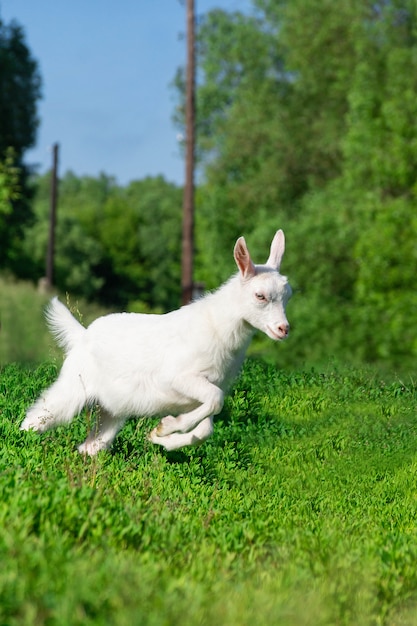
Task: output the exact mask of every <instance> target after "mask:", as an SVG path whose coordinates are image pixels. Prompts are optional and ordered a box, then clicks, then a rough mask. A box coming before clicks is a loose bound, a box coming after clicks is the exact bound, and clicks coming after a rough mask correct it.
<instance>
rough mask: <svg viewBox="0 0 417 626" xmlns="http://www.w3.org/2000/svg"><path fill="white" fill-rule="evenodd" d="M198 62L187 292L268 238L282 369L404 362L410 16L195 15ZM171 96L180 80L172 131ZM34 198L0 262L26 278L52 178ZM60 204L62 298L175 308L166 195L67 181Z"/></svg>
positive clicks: (279, 7)
mask: <svg viewBox="0 0 417 626" xmlns="http://www.w3.org/2000/svg"><path fill="white" fill-rule="evenodd" d="M197 52H198V55H197V61H198V81H197V84H198V89H197V98H196V100H197V109H198V127H197V136H198V146H197V153H198V159H199V170H200V173H199V180H200V181H201V183H200V184H199V186H198V190H197V208H196V271H195V278H196V280H199V281H203V282H204V283H205V285H206V287H207V288H213V287H215V286H217V285H218V284H219V282H221V281H222V280H224V279H225V278H226V277H227V276H228V275H229V274H230V273H231V272H232V271H233V269H234V265H233V260H232V256H231V251H232V248H233V244H234V242H235V240H236V238H237V237H238V236H239V235H241V234H244V235H245V236H246V237H247V240H248V243H249V244H250V247H251V249H252V250H253V253H254V257H255V258H256V259H257V260H262V259H264V258H266V255H267V253H268V250H267V246H268V244H269V241H270V240H271V236H272V234H273V233H274V232H275V230H276V229H277V228H279V227H282V228H283V229H284V230H285V232H286V235H287V255H286V258H285V261H284V266H283V270H284V271H285V272H286V273H288V275H289V276H290V277H291V280H292V283H293V285H294V287H295V295H294V298H293V301H292V302H291V303H290V305H289V308H288V315H289V318H290V321H291V322H292V325H293V335H292V338H291V340H290V341H289V342H287V344H285V345H284V346H283V347H282V348H281V349H280V350H279V351H278V352H279V355H280V358H282V360H283V361H284V362H286V363H291V362H294V363H297V364H300V363H301V362H302V361H303V360H309V361H310V360H315V361H323V360H326V359H329V358H332V357H333V356H337V357H341V358H344V359H349V360H358V361H382V362H385V363H386V364H387V365H390V366H392V367H393V368H397V367H405V366H406V365H407V364H412V363H414V360H415V357H416V355H417V289H416V282H417V280H416V275H417V211H416V204H417V202H416V194H417V5H416V3H415V1H414V0H384V1H380V2H375V1H371V0H350V1H349V2H340V3H335V2H334V1H333V0H310V2H308V3H306V2H305V0H291V1H286V0H282V1H280V2H276V0H254V1H253V12H252V13H251V14H250V15H243V14H241V13H239V12H236V13H226V12H224V11H220V10H215V11H212V12H210V13H208V14H206V15H205V16H203V17H201V19H200V20H199V26H198V49H197ZM183 84H184V80H183V72H182V71H181V70H180V71H179V72H178V75H177V77H176V85H177V94H178V106H177V108H176V113H175V116H176V118H177V122H178V123H179V124H181V123H182V115H183V113H182V112H183V106H182V105H183ZM35 186H36V189H37V191H36V198H35V201H34V202H33V203H32V205H31V206H32V208H33V212H34V219H33V220H32V221H31V222H29V221H28V222H27V223H26V225H25V231H24V236H23V238H21V239H19V241H22V242H23V244H21V245H20V244H19V245H20V248H18V246H17V247H16V248H15V251H16V250H19V252H18V253H14V254H11V253H10V250H9V255H8V259H9V261H10V260H11V262H10V263H9V265H10V266H11V265H13V267H14V268H18V270H17V271H18V273H20V274H22V275H23V274H26V276H25V277H28V275H30V277H31V278H32V279H33V280H35V279H37V278H39V277H40V276H42V275H43V273H44V256H45V249H46V237H47V211H48V203H49V181H48V177H47V176H44V177H40V178H36V179H35ZM59 198H60V200H59V219H58V231H57V256H56V283H57V285H58V286H59V287H60V288H61V289H63V290H68V291H70V292H73V293H76V294H80V295H84V296H86V297H87V298H89V299H98V300H101V301H102V302H104V303H108V304H112V305H116V306H118V307H126V308H129V307H131V308H136V309H141V310H146V309H157V310H168V309H170V308H174V307H176V306H178V303H179V300H180V248H181V245H180V231H181V206H182V190H181V189H180V188H178V187H177V186H175V185H172V184H170V183H167V182H166V181H165V180H164V179H163V178H156V179H146V180H143V181H138V182H133V183H131V184H130V185H128V186H126V187H120V186H118V185H117V184H116V182H115V181H114V180H113V179H111V178H109V177H106V176H101V177H100V178H98V179H91V178H77V177H76V176H74V175H72V174H70V173H67V174H65V175H64V177H63V178H62V180H61V181H60V191H59ZM16 245H17V244H16ZM260 349H262V344H260ZM275 353H277V351H276V349H275Z"/></svg>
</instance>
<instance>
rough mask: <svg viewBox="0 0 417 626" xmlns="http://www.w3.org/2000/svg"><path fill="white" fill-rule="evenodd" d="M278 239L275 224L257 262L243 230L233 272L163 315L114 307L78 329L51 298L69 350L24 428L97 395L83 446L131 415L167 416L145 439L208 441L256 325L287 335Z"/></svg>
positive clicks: (286, 289) (99, 446) (92, 445)
mask: <svg viewBox="0 0 417 626" xmlns="http://www.w3.org/2000/svg"><path fill="white" fill-rule="evenodd" d="M284 248H285V239H284V233H283V232H282V230H279V231H277V233H276V234H275V237H274V239H273V241H272V244H271V250H270V255H269V258H268V261H267V262H266V264H265V265H254V263H253V261H252V259H251V257H250V254H249V251H248V248H247V246H246V242H245V239H244V238H243V237H240V238H239V239H238V240H237V242H236V245H235V248H234V258H235V261H236V264H237V266H238V268H239V272H238V273H237V274H236V275H235V276H233V277H232V278H231V279H229V281H228V282H226V283H225V284H224V285H223V286H222V287H220V288H219V289H218V290H217V291H215V292H214V293H211V294H209V295H207V296H205V297H204V298H201V299H200V300H197V301H195V302H192V303H191V304H189V305H187V306H184V307H182V308H181V309H178V310H176V311H172V312H171V313H166V314H165V315H141V314H137V313H118V314H111V315H106V316H103V317H99V318H98V319H96V320H95V321H94V322H93V323H92V324H91V325H90V326H89V327H88V328H84V327H83V326H82V325H81V324H80V323H79V322H78V321H77V320H76V319H75V318H74V317H73V316H72V314H71V313H70V311H69V310H68V309H67V307H65V306H64V305H63V304H61V303H60V302H59V300H58V299H57V298H54V299H53V300H52V302H51V303H50V305H49V308H48V309H47V313H46V318H47V322H48V325H49V328H50V330H51V332H52V334H53V335H54V336H55V338H56V340H57V342H58V344H59V345H60V346H61V347H62V348H64V350H65V352H66V358H65V361H64V363H63V366H62V369H61V372H60V374H59V377H58V379H57V380H56V382H55V383H53V384H52V386H51V387H49V388H48V389H47V390H46V391H45V392H44V393H43V394H42V395H41V396H40V398H39V399H38V400H37V401H36V402H35V404H34V405H33V406H32V407H31V408H30V409H29V410H28V412H27V414H26V417H25V419H24V420H23V422H22V424H21V427H20V428H21V430H35V431H38V432H40V433H41V432H44V431H46V430H48V429H49V428H52V427H54V426H57V425H60V424H66V423H69V422H70V421H71V420H72V418H73V417H74V415H77V414H78V413H79V412H80V411H81V409H82V408H83V407H84V406H85V405H93V404H96V405H98V407H99V413H98V418H97V423H96V425H95V427H94V428H93V430H92V431H91V432H90V434H89V435H88V437H87V439H86V441H85V442H84V443H83V444H82V445H80V446H79V448H78V450H79V452H81V453H84V454H89V455H94V454H96V453H97V452H98V451H99V450H103V449H105V448H108V447H109V446H110V445H111V444H112V442H113V440H114V438H115V436H116V435H117V433H118V431H119V430H120V429H121V428H122V426H123V425H124V423H125V422H126V420H127V419H128V417H130V416H134V415H136V416H149V417H150V416H161V415H166V417H163V418H162V419H161V421H160V422H159V424H158V426H157V427H156V428H154V429H153V430H152V432H151V433H150V435H149V439H150V441H152V442H153V443H155V444H159V445H161V446H163V447H164V448H166V449H167V450H175V449H177V448H181V447H183V446H189V445H198V444H200V443H202V442H203V441H205V440H206V439H207V438H208V437H209V436H210V435H211V434H212V432H213V416H214V415H216V414H218V413H219V412H220V411H221V409H222V407H223V400H224V393H225V391H226V390H227V388H228V386H229V384H230V382H231V381H232V379H233V378H234V376H235V375H236V374H237V372H238V370H239V368H240V366H241V364H242V361H243V359H244V355H245V352H246V349H247V347H248V345H249V343H250V340H251V338H252V335H253V334H254V332H255V330H256V329H259V330H261V331H263V332H264V333H266V334H267V335H268V337H270V338H271V339H273V340H275V341H279V340H282V339H285V338H286V337H287V336H288V332H289V324H288V321H287V318H286V314H285V306H286V304H287V301H288V299H289V298H290V296H291V287H290V286H289V284H288V281H287V279H286V277H285V276H282V275H281V274H280V273H279V268H280V265H281V260H282V256H283V254H284Z"/></svg>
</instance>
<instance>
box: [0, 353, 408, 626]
mask: <svg viewBox="0 0 417 626" xmlns="http://www.w3.org/2000/svg"><path fill="white" fill-rule="evenodd" d="M56 373H57V372H56V366H55V365H54V364H51V363H45V364H43V365H41V366H40V367H39V368H37V369H36V370H31V369H28V368H24V367H22V366H18V365H8V366H6V367H4V368H3V369H2V370H1V372H0V430H1V433H0V434H1V447H0V493H1V494H2V497H1V502H0V525H1V530H0V562H1V564H2V566H1V568H0V624H2V625H6V624H7V625H8V626H13V625H17V624H19V625H20V624H27V625H38V624H39V625H40V624H45V625H46V624H47V625H54V626H55V625H56V626H58V625H59V626H65V625H68V626H69V625H71V626H76V625H78V624H80V625H81V624H82V625H83V626H84V625H89V624H95V625H99V624H100V625H101V624H103V626H104V625H108V624H112V625H113V624H114V625H126V626H128V625H129V626H131V625H132V624H140V625H152V626H153V625H155V626H160V625H167V626H168V625H170V626H171V625H177V624H178V625H181V626H196V625H202V626H205V625H207V626H209V625H210V626H211V625H213V626H214V625H216V626H218V625H225V626H226V625H227V626H245V625H252V624H257V625H258V626H263V625H267V624H268V625H271V624H280V625H281V624H282V625H284V626H302V625H306V626H307V625H314V626H322V625H329V626H334V625H339V624H340V625H352V626H362V625H363V626H366V625H379V624H389V625H391V626H400V625H401V626H405V625H408V626H412V625H416V624H417V567H416V562H417V490H416V487H415V486H416V478H417V420H416V408H415V401H416V395H417V391H416V386H415V385H414V384H413V383H412V381H406V382H404V383H403V382H400V381H396V382H395V381H394V382H392V383H390V384H385V383H383V382H381V381H380V380H379V379H378V377H376V376H375V375H373V374H372V373H371V372H366V371H353V370H352V371H345V370H341V371H338V370H337V369H336V368H329V370H328V371H327V372H326V373H318V372H314V371H309V372H295V373H283V372H278V371H277V370H276V369H275V368H274V367H272V366H267V365H265V364H263V363H260V362H256V361H250V360H249V361H248V362H247V363H246V365H245V368H244V372H243V375H242V377H241V378H240V379H239V381H238V382H237V384H236V386H235V388H234V390H233V392H232V394H231V396H230V397H229V398H228V400H227V403H226V406H225V409H224V411H223V413H222V414H221V415H220V416H219V417H218V418H217V420H216V426H215V434H214V436H213V437H212V439H211V440H209V441H208V442H206V443H205V444H204V445H203V446H202V447H200V448H197V449H189V450H188V449H186V450H185V451H184V452H182V451H180V452H175V453H174V452H173V453H165V452H163V451H162V450H161V449H159V448H156V447H153V446H152V445H151V444H150V443H148V442H147V440H146V433H147V432H148V431H149V430H150V429H151V427H152V425H153V422H152V421H149V420H139V421H138V422H134V421H132V422H130V423H129V424H128V425H127V426H126V427H125V428H124V430H123V431H122V433H121V434H120V435H119V437H118V439H117V441H116V443H115V445H114V447H113V450H112V451H110V452H103V453H100V454H99V455H98V457H96V458H94V459H89V458H83V457H81V456H80V455H79V454H78V453H77V452H76V451H75V446H76V445H77V444H78V443H80V442H81V441H82V440H83V437H84V436H85V434H86V429H87V423H88V422H89V421H91V416H90V415H89V414H83V415H81V416H79V418H77V419H76V420H75V422H74V423H73V424H72V425H71V426H70V427H69V428H59V429H57V430H55V431H52V432H50V433H47V434H45V435H41V436H38V435H36V434H35V433H26V432H25V433H24V432H21V431H19V429H18V426H19V423H20V421H21V420H22V418H23V415H24V412H25V409H26V408H27V406H28V405H29V404H30V403H31V402H32V401H33V400H34V399H35V398H36V396H37V395H38V393H39V392H40V390H41V389H42V388H43V387H44V386H45V385H47V384H49V383H50V382H51V381H52V380H53V379H54V378H55V376H56Z"/></svg>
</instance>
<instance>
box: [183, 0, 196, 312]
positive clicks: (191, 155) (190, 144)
mask: <svg viewBox="0 0 417 626" xmlns="http://www.w3.org/2000/svg"><path fill="white" fill-rule="evenodd" d="M194 30H195V17H194V0H187V72H186V102H185V142H186V153H185V186H184V205H183V224H182V264H181V291H182V304H188V303H189V302H190V301H191V299H192V295H193V261H194V161H195V34H194Z"/></svg>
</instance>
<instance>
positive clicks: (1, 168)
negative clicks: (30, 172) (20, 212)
mask: <svg viewBox="0 0 417 626" xmlns="http://www.w3.org/2000/svg"><path fill="white" fill-rule="evenodd" d="M19 195H20V185H19V168H18V167H17V166H16V164H15V154H14V150H13V148H8V149H7V150H6V152H5V154H4V159H3V161H0V218H1V217H2V216H4V215H10V213H11V212H12V211H13V201H14V200H17V199H18V198H19ZM2 226H3V225H2V224H1V222H0V228H2Z"/></svg>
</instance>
